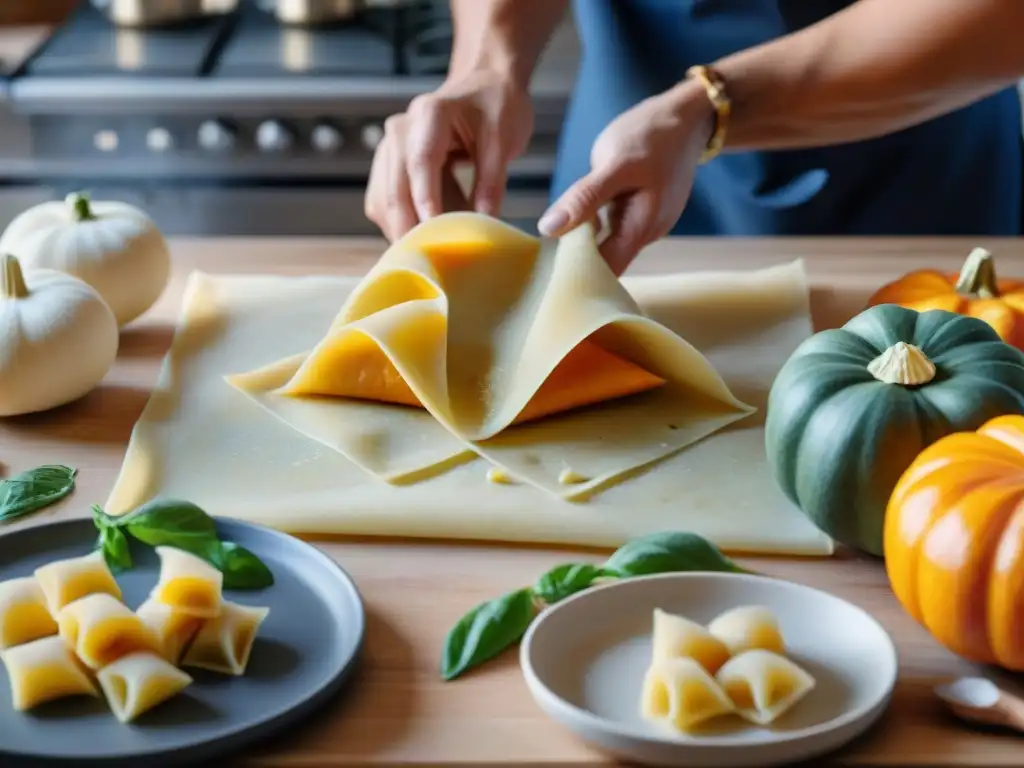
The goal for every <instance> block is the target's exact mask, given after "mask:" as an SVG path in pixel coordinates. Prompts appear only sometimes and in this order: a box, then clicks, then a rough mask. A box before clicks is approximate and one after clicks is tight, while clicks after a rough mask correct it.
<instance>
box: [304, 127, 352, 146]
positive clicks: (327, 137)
mask: <svg viewBox="0 0 1024 768" xmlns="http://www.w3.org/2000/svg"><path fill="white" fill-rule="evenodd" d="M309 141H310V143H311V144H312V145H313V148H314V149H316V151H317V152H324V153H328V152H337V151H338V150H339V149H341V148H342V147H343V146H344V145H345V137H344V136H342V135H341V131H339V130H338V129H337V128H335V127H334V126H333V125H331V124H330V123H320V124H319V125H317V126H316V127H315V128H313V132H312V133H311V134H310V135H309Z"/></svg>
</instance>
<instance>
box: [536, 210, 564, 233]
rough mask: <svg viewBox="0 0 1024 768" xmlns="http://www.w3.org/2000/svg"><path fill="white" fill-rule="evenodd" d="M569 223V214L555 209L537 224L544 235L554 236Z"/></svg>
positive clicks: (542, 217)
mask: <svg viewBox="0 0 1024 768" xmlns="http://www.w3.org/2000/svg"><path fill="white" fill-rule="evenodd" d="M568 223H569V214H568V213H566V212H565V211H561V210H558V209H555V210H553V211H548V212H547V213H545V214H544V215H543V216H541V217H540V221H538V222H537V229H539V230H540V233H541V234H542V235H553V234H555V233H556V232H558V231H559V230H561V229H562V227H564V226H565V225H566V224H568Z"/></svg>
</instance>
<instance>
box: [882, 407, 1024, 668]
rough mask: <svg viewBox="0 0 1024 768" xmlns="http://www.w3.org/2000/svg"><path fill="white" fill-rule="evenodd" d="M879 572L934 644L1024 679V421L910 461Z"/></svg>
mask: <svg viewBox="0 0 1024 768" xmlns="http://www.w3.org/2000/svg"><path fill="white" fill-rule="evenodd" d="M885 566H886V571H887V572H888V575H889V582H890V584H891V585H892V591H893V593H894V594H895V595H896V597H897V599H898V600H899V601H900V603H901V604H902V605H903V607H904V609H905V610H906V611H907V613H909V614H910V615H911V616H913V617H914V618H915V619H916V620H917V621H918V622H919V623H920V624H921V625H923V626H924V627H925V628H926V629H927V630H928V631H929V632H931V634H932V635H933V636H934V637H935V639H936V640H938V641H939V642H940V643H942V644H943V645H944V646H946V647H947V648H949V649H950V650H951V651H953V652H954V653H957V654H959V655H961V656H963V657H965V658H967V659H970V660H972V661H976V662H980V663H983V664H997V665H999V666H1001V667H1003V668H1005V669H1008V670H1012V671H1014V672H1021V671H1024V418H1022V417H1021V416H1002V417H999V418H996V419H993V420H992V421H989V422H988V423H987V424H985V425H984V426H982V427H981V428H980V429H979V430H978V431H977V432H962V433H958V434H955V435H949V436H948V437H944V438H943V439H942V440H939V441H938V442H936V443H935V444H933V445H931V446H929V447H928V448H927V449H925V450H924V451H923V452H922V453H921V455H920V456H918V457H917V459H915V460H914V463H913V464H911V465H910V468H909V469H908V470H907V471H906V472H905V473H904V475H903V477H901V478H900V481H899V482H898V483H897V485H896V488H895V490H894V491H893V494H892V498H891V499H890V500H889V507H888V510H887V511H886V519H885Z"/></svg>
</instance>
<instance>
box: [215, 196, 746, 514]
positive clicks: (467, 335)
mask: <svg viewBox="0 0 1024 768" xmlns="http://www.w3.org/2000/svg"><path fill="white" fill-rule="evenodd" d="M228 381H229V382H230V383H231V384H232V385H233V386H235V387H236V388H238V389H240V390H242V391H243V392H245V393H246V394H248V395H249V396H250V397H252V398H253V399H254V400H256V401H257V402H258V403H259V404H260V405H261V406H263V407H264V408H265V409H267V410H268V411H270V412H271V413H273V414H274V415H275V416H277V417H278V418H280V419H282V420H284V421H285V422H287V423H288V424H290V425H291V426H292V427H294V428H295V429H297V430H299V431H300V432H302V433H303V434H305V435H307V436H309V437H312V438H314V439H316V440H318V441H320V442H321V443H324V444H326V445H328V446H330V447H332V448H334V449H336V450H338V451H340V452H341V453H343V454H344V455H345V456H347V457H348V458H349V459H351V460H353V461H354V462H355V463H357V464H359V465H360V466H362V467H363V468H364V469H367V470H368V471H370V472H372V473H374V474H375V475H377V476H379V477H381V478H382V479H384V480H387V481H390V482H400V481H407V480H409V479H416V477H417V476H418V475H421V474H423V473H428V474H429V473H431V472H433V471H439V470H443V469H444V468H445V467H446V466H448V465H451V464H452V463H459V462H460V461H463V460H466V459H468V458H472V457H473V454H474V453H476V454H479V455H480V456H483V457H484V458H486V459H488V460H490V461H491V462H492V463H494V464H497V465H498V466H501V467H503V468H504V469H505V470H507V471H508V472H509V473H510V474H511V475H512V476H514V477H517V478H519V479H520V480H523V481H526V482H529V483H532V484H533V485H536V486H538V487H540V488H543V489H545V490H548V491H550V492H553V493H556V494H557V495H560V496H562V497H564V498H577V497H582V496H584V495H586V494H587V493H589V492H591V491H592V490H594V489H596V488H598V487H600V486H602V485H605V484H608V483H609V482H611V481H612V480H614V479H616V478H618V477H620V476H621V475H623V473H626V472H629V471H630V470H633V469H635V468H637V467H641V466H644V465H646V464H649V463H651V462H653V461H656V460H658V459H661V458H664V457H666V456H668V455H670V454H672V453H675V452H676V451H678V450H679V449H681V448H683V447H685V446H687V445H689V444H691V443H693V442H695V441H696V440H699V439H701V438H703V437H705V436H707V435H709V434H711V433H712V432H714V431H717V430H718V429H721V428H722V427H724V426H726V425H728V424H730V423H732V422H734V421H737V420H738V419H741V418H743V417H745V416H747V415H748V414H750V413H751V412H752V411H753V410H754V409H753V408H751V407H750V406H749V405H746V404H745V403H743V402H741V401H739V400H738V399H737V398H736V397H735V396H734V395H733V394H732V393H731V392H730V391H729V389H728V387H727V386H726V384H725V383H724V381H723V380H722V378H721V377H720V376H719V375H718V373H717V372H716V371H715V370H714V368H713V367H712V366H711V364H710V363H709V362H708V361H707V359H705V358H704V356H703V355H702V354H701V353H700V352H698V351H697V350H696V349H695V348H694V347H692V346H691V345H690V344H689V343H687V342H686V341H685V340H683V339H682V338H680V337H679V336H678V335H676V334H675V333H673V332H672V331H670V330H669V329H668V328H666V327H664V326H662V325H660V324H659V323H657V322H655V321H654V320H652V319H650V318H648V317H646V316H645V315H644V314H643V312H642V311H641V310H640V308H639V307H638V306H637V304H636V303H635V301H634V300H633V299H632V297H631V296H630V295H629V293H628V292H627V291H626V290H625V288H624V287H623V286H622V284H621V283H620V282H619V281H618V279H617V278H616V277H615V276H614V275H613V274H612V272H611V271H610V270H609V269H608V267H607V265H606V264H605V262H604V261H603V259H602V258H601V256H600V253H599V252H598V249H597V244H596V241H595V238H594V233H593V229H592V228H591V227H590V225H585V226H583V227H581V228H579V229H577V230H575V231H573V232H571V233H569V234H568V235H566V236H565V237H563V238H561V239H560V240H558V241H542V240H538V239H536V238H534V237H531V236H529V235H527V234H526V233H524V232H521V231H519V230H517V229H515V228H514V227H511V226H509V225H506V224H504V223H502V222H500V221H498V220H497V219H493V218H490V217H486V216H482V215H479V214H474V213H450V214H445V215H443V216H439V217H436V218H434V219H431V220H429V221H426V222H424V223H422V224H420V225H419V226H417V227H416V228H414V229H413V230H412V231H410V232H409V233H408V234H407V235H406V236H405V237H404V238H402V239H401V240H399V241H398V242H396V243H395V244H394V245H392V246H391V248H389V249H388V251H387V252H386V253H385V254H384V255H383V257H382V258H381V259H380V261H379V262H378V263H377V264H376V265H375V266H374V268H373V269H372V270H371V271H370V273H369V274H368V275H367V276H366V277H365V278H364V279H363V280H362V281H361V283H360V284H359V285H358V286H357V287H356V289H355V290H354V291H353V292H352V294H351V295H350V296H349V298H348V299H347V300H346V301H345V303H344V305H343V306H342V307H341V310H340V312H339V314H338V315H337V316H336V318H335V319H334V321H333V322H332V324H331V326H330V329H329V330H328V332H327V334H326V335H325V336H324V337H323V338H322V340H321V341H320V342H319V344H317V345H316V347H315V348H314V349H313V350H312V351H309V352H303V353H300V354H297V355H295V356H292V357H289V358H286V359H282V360H278V361H275V362H271V363H269V364H268V365H266V366H264V367H262V368H260V369H257V370H255V371H251V372H248V373H244V374H239V375H233V376H229V377H228ZM385 404H386V405H385ZM595 405H599V407H591V408H584V407H582V406H595ZM397 406H405V407H397ZM543 417H549V418H543ZM567 477H572V478H573V483H572V484H571V485H568V486H567V485H566V484H565V479H566V478H567ZM560 478H561V479H560Z"/></svg>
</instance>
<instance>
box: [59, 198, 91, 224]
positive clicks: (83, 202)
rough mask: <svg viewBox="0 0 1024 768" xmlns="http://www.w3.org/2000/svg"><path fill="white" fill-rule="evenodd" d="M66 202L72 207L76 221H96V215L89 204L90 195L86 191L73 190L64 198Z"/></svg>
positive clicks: (72, 213)
mask: <svg viewBox="0 0 1024 768" xmlns="http://www.w3.org/2000/svg"><path fill="white" fill-rule="evenodd" d="M64 202H65V203H67V206H68V207H69V208H70V209H71V215H72V216H74V217H75V221H96V215H95V214H94V213H93V212H92V206H91V205H90V204H89V196H88V195H87V194H85V193H84V192H72V193H71V194H70V195H68V196H67V197H65V198H64Z"/></svg>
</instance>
